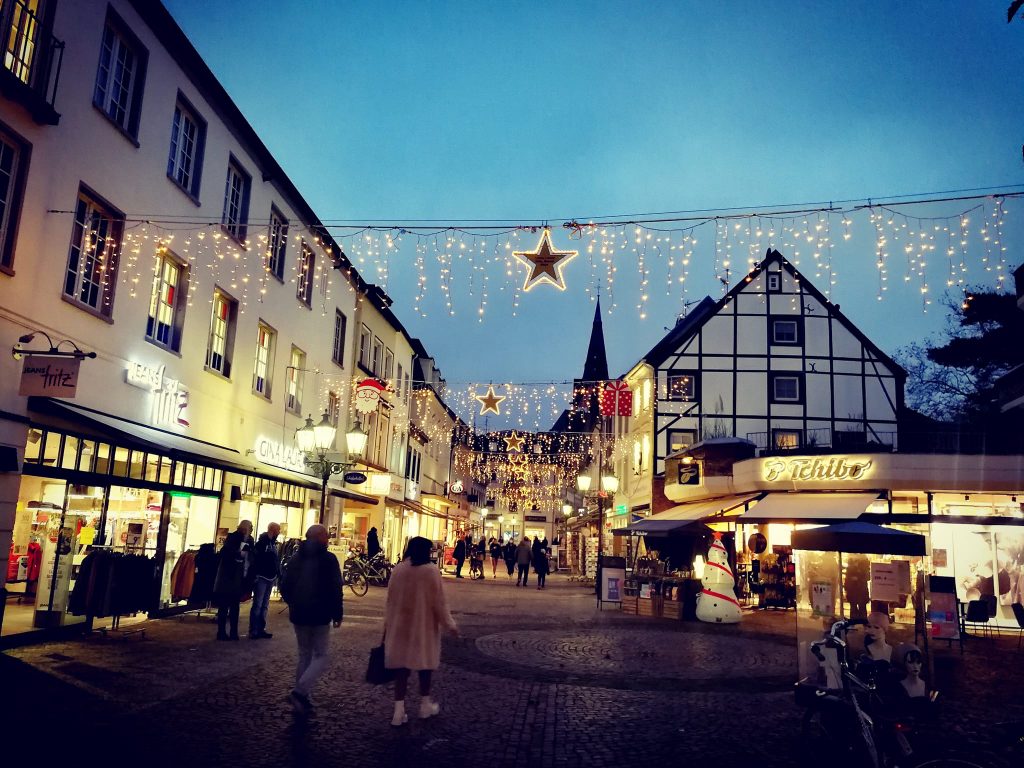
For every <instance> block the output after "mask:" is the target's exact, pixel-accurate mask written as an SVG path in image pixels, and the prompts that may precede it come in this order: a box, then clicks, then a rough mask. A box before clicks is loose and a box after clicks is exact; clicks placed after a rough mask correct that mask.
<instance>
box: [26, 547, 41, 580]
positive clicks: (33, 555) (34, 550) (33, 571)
mask: <svg viewBox="0 0 1024 768" xmlns="http://www.w3.org/2000/svg"><path fill="white" fill-rule="evenodd" d="M26 554H27V555H28V580H29V581H38V580H39V568H40V566H42V564H43V548H42V547H40V546H39V545H38V544H36V542H34V541H33V542H31V543H30V544H29V545H28V552H27V553H26Z"/></svg>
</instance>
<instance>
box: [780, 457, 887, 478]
mask: <svg viewBox="0 0 1024 768" xmlns="http://www.w3.org/2000/svg"><path fill="white" fill-rule="evenodd" d="M870 475H871V460H870V459H857V458H853V457H850V456H802V457H800V458H797V459H788V460H783V459H770V460H768V461H766V462H765V463H764V479H765V480H767V481H768V482H770V483H773V482H777V481H786V480H789V481H793V482H809V481H810V482H813V481H819V482H835V481H842V480H865V479H867V478H868V477H869V476H870Z"/></svg>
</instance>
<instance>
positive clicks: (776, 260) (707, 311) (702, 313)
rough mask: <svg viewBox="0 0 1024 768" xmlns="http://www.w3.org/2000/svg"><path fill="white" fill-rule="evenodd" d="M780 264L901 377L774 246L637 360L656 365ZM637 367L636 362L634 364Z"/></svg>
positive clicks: (903, 373)
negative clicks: (718, 296) (771, 266)
mask: <svg viewBox="0 0 1024 768" xmlns="http://www.w3.org/2000/svg"><path fill="white" fill-rule="evenodd" d="M771 264H779V265H780V266H781V267H782V268H783V269H784V270H786V271H787V272H789V274H791V275H792V276H793V277H794V278H796V279H797V280H799V281H800V283H801V284H802V285H803V286H804V288H805V289H806V290H807V292H808V293H809V294H811V295H812V296H813V297H814V298H815V299H817V300H818V301H819V302H821V303H822V304H823V305H824V306H825V307H827V308H828V309H829V311H830V312H831V313H832V314H833V315H834V316H835V318H836V319H837V320H838V321H839V322H840V323H842V325H843V327H844V328H846V330H848V331H849V332H850V333H851V334H853V335H854V337H856V338H857V340H858V341H860V342H861V343H862V344H863V345H864V346H865V347H867V348H868V349H870V350H871V351H872V353H873V354H874V355H875V356H876V357H878V359H879V360H881V361H882V362H884V363H885V364H886V365H887V366H888V367H890V368H891V369H892V371H893V373H895V374H896V376H897V377H899V378H901V379H905V378H906V376H907V372H906V371H905V370H903V368H902V367H901V366H900V365H899V364H898V363H897V362H896V361H895V360H893V359H892V358H891V357H889V355H887V354H885V352H883V351H882V350H881V349H879V347H878V345H876V344H875V343H874V342H873V341H871V339H869V338H868V337H867V336H865V335H864V332H863V331H861V330H860V328H858V327H857V326H856V325H855V324H854V323H853V322H852V321H851V320H850V319H849V318H848V317H847V316H846V315H844V314H843V313H842V311H840V309H839V305H838V304H833V303H832V302H831V301H830V300H829V299H828V298H827V297H826V296H825V294H823V293H822V292H821V291H819V290H818V289H817V288H815V287H814V284H813V283H811V281H810V280H808V279H807V278H806V277H805V276H804V275H802V274H800V273H799V272H798V271H797V269H796V267H794V266H793V265H792V264H790V263H789V261H788V260H787V259H786V258H785V257H784V256H783V255H782V254H781V253H779V252H778V251H777V250H775V249H772V248H769V249H768V252H767V253H766V254H765V257H764V259H762V260H761V262H760V263H759V264H758V265H757V266H756V267H755V268H754V269H753V270H752V271H751V272H750V273H749V274H748V275H746V276H745V277H744V278H743V279H742V280H740V281H739V282H738V283H737V284H736V285H735V286H734V287H733V288H732V290H730V291H729V292H728V293H727V294H725V296H723V297H722V298H721V299H719V300H718V301H715V300H714V299H712V298H711V297H710V296H705V297H704V298H703V299H702V300H701V302H700V303H699V304H698V305H697V306H696V307H695V308H694V309H693V310H692V311H691V312H690V314H688V315H687V316H686V317H685V318H684V319H682V320H681V321H679V322H678V323H676V327H675V328H673V329H672V330H671V331H670V332H669V333H668V335H667V336H665V338H663V339H662V340H661V341H659V342H658V343H657V344H655V345H654V347H653V348H652V349H651V351H650V352H648V353H647V354H646V355H644V356H643V357H642V358H640V360H639V361H638V364H639V362H646V363H648V364H649V365H651V366H653V367H655V368H657V367H658V366H660V365H661V364H662V363H664V362H665V360H667V359H668V358H669V357H670V356H671V355H672V354H673V353H674V352H675V351H676V350H677V349H679V347H680V345H682V343H683V342H685V341H686V340H687V339H688V338H690V337H691V336H693V335H694V334H695V333H697V331H699V330H700V329H701V328H702V327H703V326H704V324H705V323H706V322H707V321H708V320H709V319H710V318H711V317H712V315H715V314H717V313H718V311H719V310H721V309H722V307H724V306H725V305H726V304H728V303H729V302H730V301H733V300H734V299H735V298H736V296H737V295H738V294H739V293H740V291H742V290H743V288H744V287H745V286H746V285H747V283H749V282H750V281H751V280H753V279H754V278H756V277H757V276H758V275H760V274H761V273H762V272H764V271H765V270H766V269H767V268H768V267H769V265H771ZM633 367H636V366H633Z"/></svg>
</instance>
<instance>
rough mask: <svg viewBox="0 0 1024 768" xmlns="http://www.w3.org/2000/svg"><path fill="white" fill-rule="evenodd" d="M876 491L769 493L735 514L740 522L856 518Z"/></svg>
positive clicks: (875, 499) (875, 498)
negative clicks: (747, 508)
mask: <svg viewBox="0 0 1024 768" xmlns="http://www.w3.org/2000/svg"><path fill="white" fill-rule="evenodd" d="M877 500H878V494H877V493H769V494H768V495H767V496H765V497H764V498H763V499H761V501H759V502H757V504H755V505H754V506H752V507H751V508H750V509H749V510H747V511H746V512H744V513H743V514H742V515H740V516H739V517H738V518H736V520H737V522H741V523H759V522H787V523H800V522H818V521H833V520H835V521H838V520H856V519H857V518H858V517H860V516H861V515H863V514H864V512H866V511H867V508H868V507H869V506H871V504H872V503H873V502H875V501H877Z"/></svg>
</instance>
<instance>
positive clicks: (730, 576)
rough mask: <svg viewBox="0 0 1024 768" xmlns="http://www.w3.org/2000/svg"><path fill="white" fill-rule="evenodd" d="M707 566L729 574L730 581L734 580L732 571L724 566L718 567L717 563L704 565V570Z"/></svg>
mask: <svg viewBox="0 0 1024 768" xmlns="http://www.w3.org/2000/svg"><path fill="white" fill-rule="evenodd" d="M709 565H710V566H713V567H715V568H718V569H719V570H722V571H725V572H726V573H727V574H729V578H730V579H732V578H734V576H733V575H732V571H731V570H729V569H728V568H726V567H725V566H724V565H720V564H719V563H704V567H705V568H707V567H708V566H709Z"/></svg>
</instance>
